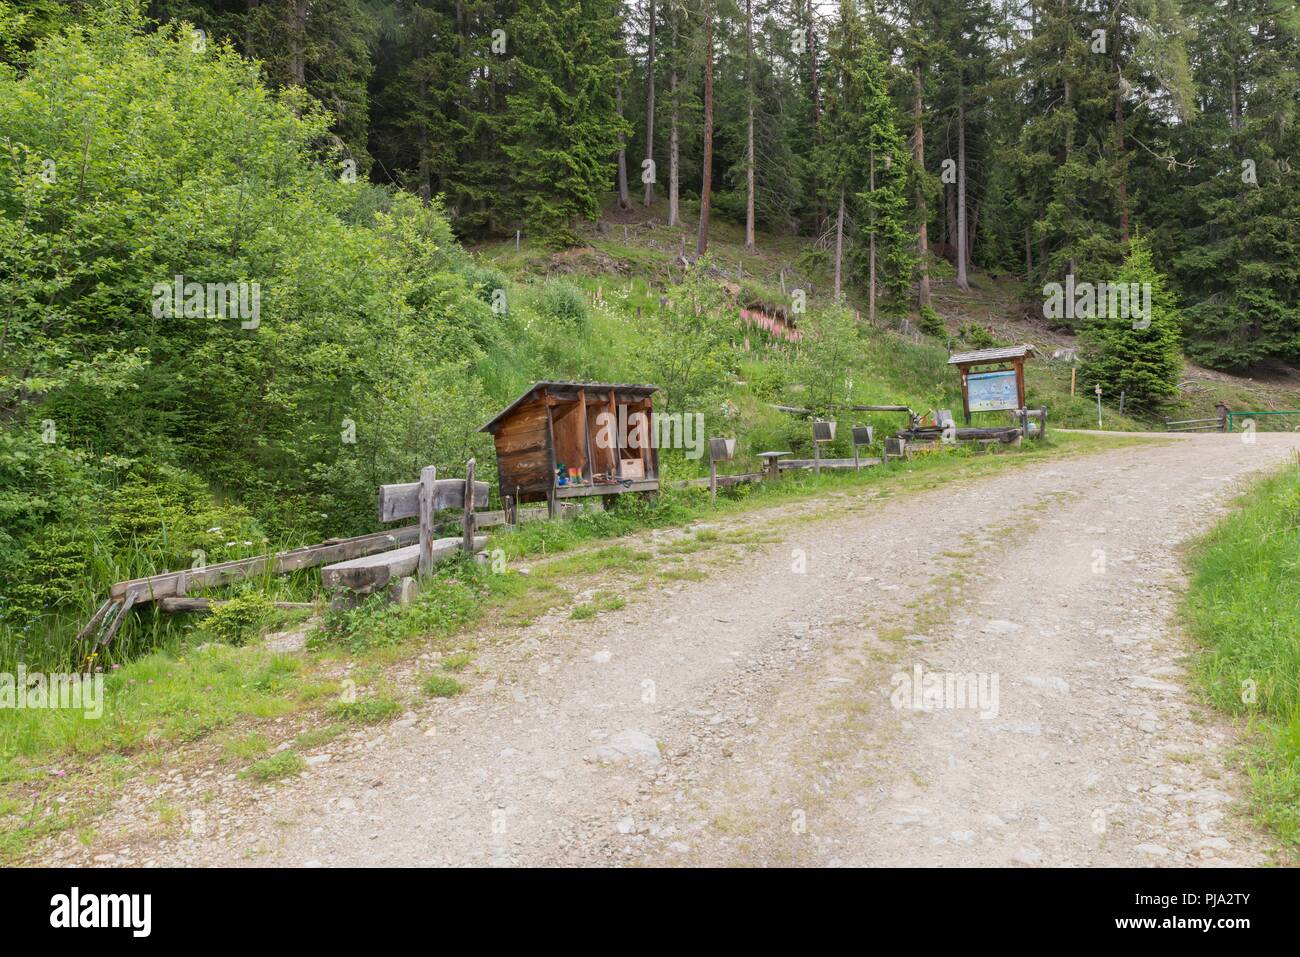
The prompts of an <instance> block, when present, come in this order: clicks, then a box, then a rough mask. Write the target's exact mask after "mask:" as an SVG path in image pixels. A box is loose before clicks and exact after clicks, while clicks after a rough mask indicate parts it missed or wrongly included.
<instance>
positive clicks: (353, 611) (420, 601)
mask: <svg viewBox="0 0 1300 957" xmlns="http://www.w3.org/2000/svg"><path fill="white" fill-rule="evenodd" d="M539 524H540V523H539ZM457 574H459V575H461V576H463V580H462V578H460V577H455V576H456V575H457ZM479 574H481V573H479V572H478V571H477V570H476V569H473V568H472V567H466V568H463V569H448V570H444V571H443V572H442V573H441V574H440V575H439V576H435V577H434V578H432V579H430V580H429V581H427V582H425V583H424V584H423V586H422V587H421V589H420V594H419V596H418V597H417V598H416V600H415V601H413V602H412V603H411V604H409V605H399V604H397V603H396V602H390V601H389V600H388V597H387V596H386V595H383V594H376V595H371V596H370V597H369V598H368V599H366V600H365V601H364V602H362V603H361V604H360V605H358V606H357V607H356V608H350V609H344V610H336V611H331V612H330V613H329V614H327V615H326V618H325V627H324V629H323V630H322V631H321V633H320V635H319V636H318V637H316V638H314V639H313V640H314V641H317V642H321V643H327V644H332V645H338V646H341V647H343V648H347V649H348V650H349V651H353V652H356V651H360V650H362V649H364V648H378V647H385V646H389V645H395V644H398V643H400V642H402V641H405V640H407V639H409V638H415V637H434V638H437V637H441V636H443V635H449V634H451V633H452V632H454V631H455V630H457V629H458V628H460V627H461V626H462V625H465V624H466V623H468V622H470V621H473V620H474V618H475V617H477V615H478V611H479V606H480V604H481V602H482V598H483V595H484V592H485V588H484V586H483V584H482V582H481V581H479V580H477V576H478V575H479Z"/></svg>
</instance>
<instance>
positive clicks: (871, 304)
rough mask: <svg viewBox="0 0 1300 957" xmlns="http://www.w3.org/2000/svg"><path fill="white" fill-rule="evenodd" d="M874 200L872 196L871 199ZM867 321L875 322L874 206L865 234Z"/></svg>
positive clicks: (872, 157) (872, 177)
mask: <svg viewBox="0 0 1300 957" xmlns="http://www.w3.org/2000/svg"><path fill="white" fill-rule="evenodd" d="M868 159H869V163H868V167H869V169H868V171H867V189H868V190H869V191H870V192H871V193H875V191H876V148H875V147H874V146H873V147H872V148H871V149H870V150H869V151H868ZM872 198H873V200H874V198H875V197H874V196H873V197H872ZM867 321H868V322H870V323H873V324H874V323H875V321H876V206H875V203H874V202H873V203H872V204H871V229H870V230H869V231H868V234H867Z"/></svg>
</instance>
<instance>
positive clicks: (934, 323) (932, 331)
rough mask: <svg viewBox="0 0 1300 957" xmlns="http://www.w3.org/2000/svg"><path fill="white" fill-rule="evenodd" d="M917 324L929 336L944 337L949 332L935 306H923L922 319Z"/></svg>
mask: <svg viewBox="0 0 1300 957" xmlns="http://www.w3.org/2000/svg"><path fill="white" fill-rule="evenodd" d="M917 325H918V326H919V327H920V329H921V331H922V332H923V333H925V334H926V335H927V336H934V337H935V338H936V339H942V338H943V337H944V336H946V335H947V334H948V330H947V328H946V327H945V326H944V324H943V320H942V319H940V318H939V314H938V313H937V312H935V311H934V307H933V306H922V307H921V319H920V321H919V322H918V323H917Z"/></svg>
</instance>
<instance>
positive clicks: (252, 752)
mask: <svg viewBox="0 0 1300 957" xmlns="http://www.w3.org/2000/svg"><path fill="white" fill-rule="evenodd" d="M270 747H271V742H269V741H267V740H266V738H265V737H263V736H262V735H260V734H256V733H254V734H246V735H241V736H240V737H235V738H228V739H227V740H226V742H225V744H224V745H223V746H222V751H223V752H224V753H225V755H226V757H228V758H231V759H232V760H236V761H247V760H248V759H250V758H255V757H257V756H258V755H259V754H265V753H266V752H267V751H268V750H269V749H270Z"/></svg>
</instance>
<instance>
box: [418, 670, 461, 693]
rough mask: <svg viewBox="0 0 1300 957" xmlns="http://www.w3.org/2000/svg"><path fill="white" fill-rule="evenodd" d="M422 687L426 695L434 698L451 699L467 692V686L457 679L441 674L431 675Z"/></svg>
mask: <svg viewBox="0 0 1300 957" xmlns="http://www.w3.org/2000/svg"><path fill="white" fill-rule="evenodd" d="M420 687H421V688H422V689H423V690H424V693H425V694H427V695H430V696H431V697H434V698H451V697H453V696H455V695H458V694H460V693H461V692H462V691H464V690H465V686H464V685H462V684H461V683H460V682H459V681H457V680H456V679H455V678H453V677H451V676H450V675H439V674H432V675H429V677H427V678H425V679H424V683H423V684H421V685H420Z"/></svg>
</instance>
